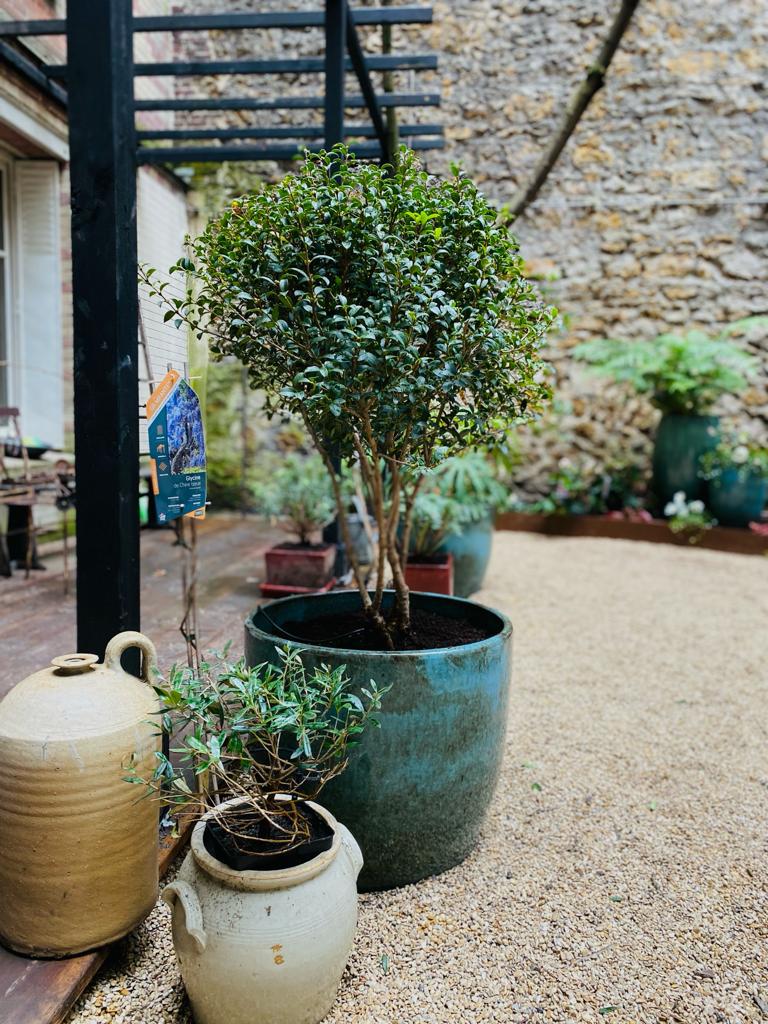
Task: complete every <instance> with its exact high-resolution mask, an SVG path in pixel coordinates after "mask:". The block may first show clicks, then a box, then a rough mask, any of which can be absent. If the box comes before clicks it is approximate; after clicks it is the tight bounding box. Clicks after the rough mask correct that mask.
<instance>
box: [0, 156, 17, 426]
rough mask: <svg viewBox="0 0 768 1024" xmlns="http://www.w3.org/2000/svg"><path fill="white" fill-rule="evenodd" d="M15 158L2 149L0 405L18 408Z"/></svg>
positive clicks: (0, 158) (0, 165)
mask: <svg viewBox="0 0 768 1024" xmlns="http://www.w3.org/2000/svg"><path fill="white" fill-rule="evenodd" d="M13 164H14V158H13V154H11V153H10V152H9V151H8V150H5V149H0V170H1V171H2V172H3V184H2V187H1V188H0V204H1V212H2V217H3V249H2V250H0V254H1V255H2V258H3V277H4V281H3V284H4V294H5V303H4V315H5V323H4V325H3V326H4V328H5V349H6V350H5V360H6V366H5V367H4V370H5V395H2V394H0V405H9V406H15V405H17V404H18V395H19V362H20V360H19V351H18V337H19V332H18V281H17V279H16V272H17V270H18V259H17V253H16V230H15V227H16V225H15V210H16V207H15V203H14V196H15V180H14V173H13Z"/></svg>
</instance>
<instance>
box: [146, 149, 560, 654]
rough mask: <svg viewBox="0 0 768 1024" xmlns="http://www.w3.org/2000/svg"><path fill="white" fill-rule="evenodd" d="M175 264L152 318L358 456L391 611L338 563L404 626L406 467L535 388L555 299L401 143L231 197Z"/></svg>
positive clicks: (499, 232) (522, 410) (324, 444)
mask: <svg viewBox="0 0 768 1024" xmlns="http://www.w3.org/2000/svg"><path fill="white" fill-rule="evenodd" d="M178 269H179V270H180V271H181V272H183V273H188V272H191V273H192V274H193V276H194V277H195V278H196V281H195V288H194V289H193V290H191V291H190V292H189V294H188V296H187V298H186V299H185V300H175V299H173V298H172V297H171V296H170V295H169V296H168V303H169V306H170V308H169V310H168V314H167V316H168V319H172V318H174V317H175V318H176V319H178V320H179V321H180V322H187V323H189V324H191V325H192V326H193V328H195V330H196V331H197V332H198V333H200V334H204V333H209V334H210V335H211V337H212V339H213V343H212V344H213V348H214V351H216V352H218V353H220V354H222V355H235V356H237V357H238V358H239V359H240V360H241V361H242V362H243V363H244V364H245V365H246V366H247V367H248V372H249V375H250V380H251V384H252V386H253V387H254V388H260V389H262V390H263V391H264V393H265V394H266V396H267V403H268V407H269V408H270V409H272V410H274V411H277V410H280V411H282V412H290V413H293V414H295V415H297V416H299V417H301V418H302V419H303V421H304V423H305V425H306V427H307V430H308V432H309V433H310V435H311V437H312V439H313V441H314V442H315V444H316V446H317V448H318V450H319V451H320V453H321V455H322V457H323V459H324V461H325V463H326V466H327V468H328V469H329V470H330V471H332V466H331V459H332V457H339V458H342V459H348V460H352V461H357V462H358V463H359V464H360V466H361V472H362V477H363V480H364V483H365V486H366V488H367V489H368V493H369V498H370V501H371V505H372V508H373V511H374V515H375V517H376V520H377V523H378V526H379V533H380V536H381V538H382V544H381V559H382V564H381V565H380V566H379V569H380V570H381V571H379V572H378V580H379V588H383V580H384V575H385V573H384V565H383V560H384V559H385V558H386V560H387V561H388V563H389V567H390V569H391V572H392V576H393V579H394V583H395V588H396V590H397V601H396V611H395V615H394V619H393V622H392V623H386V622H384V620H383V617H382V616H381V614H380V609H381V601H382V594H381V590H380V589H377V592H376V593H375V594H374V596H373V598H372V599H371V598H369V597H368V593H367V590H366V587H365V581H364V578H363V576H362V573H360V572H359V571H358V567H356V566H354V563H353V567H354V568H355V570H356V576H357V582H358V587H359V589H360V594H361V600H362V602H363V605H364V607H365V608H366V610H367V611H368V613H369V615H370V616H371V618H372V619H373V620H374V622H375V623H376V625H377V626H378V627H379V628H381V629H382V630H383V631H384V632H385V633H386V634H387V635H388V636H390V637H391V633H392V630H393V629H405V628H407V625H408V621H409V605H408V591H407V587H406V586H405V580H404V575H403V564H402V563H403V558H402V552H403V550H404V549H405V548H404V545H406V546H407V538H408V532H409V529H410V519H411V514H412V507H413V500H414V498H415V494H416V491H417V490H418V487H419V486H420V477H421V474H422V473H423V471H424V470H426V469H429V468H431V467H433V466H435V465H437V464H438V463H439V462H440V461H442V459H443V458H445V457H447V456H449V455H453V454H458V453H459V452H461V451H464V450H465V449H467V448H469V447H472V446H479V445H493V444H494V443H495V442H496V441H497V440H498V439H499V438H501V437H503V435H504V433H505V430H506V429H507V428H508V427H509V425H510V424H511V423H513V422H515V421H516V420H517V419H518V418H519V417H521V416H527V415H531V414H533V413H534V412H535V411H536V410H537V409H538V407H539V405H540V404H541V402H542V400H543V399H544V398H545V396H546V394H547V389H546V385H545V383H544V380H543V364H542V362H541V360H540V355H539V349H540V345H541V343H542V339H543V335H544V334H545V332H546V330H547V329H548V327H549V325H550V323H551V322H552V319H553V315H554V312H553V311H552V310H551V309H549V308H547V307H545V306H543V305H542V304H541V303H540V302H539V301H538V299H537V296H536V295H535V293H534V291H533V289H532V287H531V286H530V285H529V284H528V282H527V281H526V280H525V277H524V274H523V264H522V260H521V258H520V256H519V253H518V247H517V244H516V242H515V241H514V239H513V238H512V237H511V236H510V235H509V233H508V231H507V230H506V229H504V228H502V227H501V226H500V225H499V223H498V220H497V214H496V211H495V210H494V209H493V208H492V207H491V206H490V205H489V204H488V202H487V201H486V200H485V199H484V197H483V196H482V195H481V194H480V193H479V192H478V190H477V188H476V187H475V186H474V185H473V184H472V182H471V181H469V180H468V179H467V178H465V177H464V176H462V175H461V174H460V173H458V171H457V172H455V173H454V175H453V176H452V177H451V178H450V179H448V180H439V179H436V178H432V177H430V176H428V175H427V174H426V173H425V172H424V171H423V170H422V169H421V167H420V165H419V164H418V162H417V159H416V158H415V156H414V155H413V154H412V153H410V152H407V151H404V152H403V154H402V158H401V159H400V160H399V161H398V165H397V167H396V168H394V169H393V168H383V167H380V166H378V165H375V164H366V163H361V162H358V161H357V160H355V158H354V157H353V156H352V155H351V154H350V153H349V151H348V150H346V149H345V148H344V147H337V148H336V149H334V150H333V151H332V152H331V153H321V154H319V155H316V156H310V155H308V156H307V159H306V162H305V163H304V165H303V167H302V168H301V169H300V170H299V172H298V173H296V174H289V175H287V176H286V177H285V178H283V179H282V180H281V181H280V182H278V183H277V184H276V185H273V186H268V187H266V188H264V189H263V190H261V191H260V192H258V193H256V194H253V195H249V196H245V197H243V198H242V199H239V200H236V201H235V202H234V203H232V205H231V207H230V208H229V209H228V210H227V211H226V212H225V213H224V214H223V215H222V216H221V217H219V218H218V219H217V220H215V221H213V222H212V223H211V224H210V225H209V227H208V228H207V230H206V231H205V232H204V233H203V234H202V236H201V237H200V238H198V239H197V240H196V241H195V242H194V243H193V244H192V247H191V254H190V258H189V259H185V260H183V261H182V262H181V263H180V264H179V267H178ZM157 290H158V291H159V292H162V291H163V286H162V285H159V286H157ZM332 472H333V471H332ZM333 479H334V489H335V496H336V499H337V504H338V508H339V514H340V515H341V516H342V520H341V522H342V527H344V518H343V513H344V496H343V493H342V488H341V485H340V479H339V475H338V474H337V473H333ZM385 482H386V485H387V493H388V494H389V495H390V498H389V500H386V499H385ZM401 512H402V513H403V516H404V519H405V529H404V531H402V534H401V539H400V540H398V530H397V524H398V521H399V519H400V517H401Z"/></svg>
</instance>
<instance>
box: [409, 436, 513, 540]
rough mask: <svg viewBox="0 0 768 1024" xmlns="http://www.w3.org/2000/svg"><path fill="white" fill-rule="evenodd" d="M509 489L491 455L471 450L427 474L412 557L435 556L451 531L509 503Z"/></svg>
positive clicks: (415, 524)
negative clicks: (498, 474) (497, 472)
mask: <svg viewBox="0 0 768 1024" xmlns="http://www.w3.org/2000/svg"><path fill="white" fill-rule="evenodd" d="M507 499H508V494H507V489H506V487H504V486H503V484H501V483H500V482H499V480H498V479H497V478H496V471H495V468H494V466H493V464H492V463H491V461H490V459H489V457H488V456H487V455H485V454H484V453H483V452H478V451H470V452H465V453H464V454H463V455H454V456H452V457H451V458H448V459H446V460H445V461H444V462H441V463H440V465H439V466H438V467H437V468H436V469H434V470H432V471H431V472H428V473H427V474H425V476H424V479H423V485H422V487H421V489H420V490H419V492H418V494H417V495H416V501H415V502H414V506H413V525H412V528H411V556H412V557H416V558H418V557H419V556H422V557H431V556H432V555H434V554H435V553H436V552H437V550H438V548H439V547H440V545H441V544H443V542H444V541H445V540H446V538H447V537H449V536H450V535H451V534H454V533H459V532H460V531H461V530H462V528H463V527H464V526H466V525H467V524H469V523H476V522H478V521H479V520H481V519H484V518H485V517H486V516H487V515H488V514H489V513H490V512H493V511H495V510H496V509H497V508H501V506H502V505H505V504H506V502H507Z"/></svg>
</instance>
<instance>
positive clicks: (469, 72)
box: [182, 0, 768, 489]
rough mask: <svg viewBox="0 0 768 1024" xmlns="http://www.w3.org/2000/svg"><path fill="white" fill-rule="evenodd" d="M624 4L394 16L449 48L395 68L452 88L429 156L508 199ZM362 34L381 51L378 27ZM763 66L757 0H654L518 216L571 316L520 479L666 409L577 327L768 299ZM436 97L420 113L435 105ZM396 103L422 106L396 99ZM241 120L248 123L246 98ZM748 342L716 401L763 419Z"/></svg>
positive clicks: (245, 50) (621, 324)
mask: <svg viewBox="0 0 768 1024" xmlns="http://www.w3.org/2000/svg"><path fill="white" fill-rule="evenodd" d="M254 4H255V0H250V6H251V7H254ZM193 6H194V9H195V10H197V11H199V10H201V9H206V8H210V9H214V8H216V7H217V4H216V3H214V2H213V0H204V2H200V0H196V2H195V3H194V5H193ZM240 6H241V7H242V8H244V9H245V8H247V7H248V6H249V3H248V2H243V3H241V5H240ZM255 6H257V7H258V8H259V9H263V4H260V3H259V4H255ZM280 6H282V7H285V6H288V5H287V4H286V3H285V2H284V0H283V2H282V3H281V5H280ZM296 6H306V4H305V3H302V4H296ZM615 6H616V5H615V4H614V3H611V4H608V3H606V2H605V0H600V2H598V0H472V2H471V3H459V2H458V0H436V2H435V4H434V7H435V22H434V25H433V26H430V27H420V28H408V29H405V28H395V30H394V40H395V48H396V49H398V48H399V49H401V50H414V49H420V48H421V49H423V48H428V49H433V50H435V51H436V52H437V53H438V54H439V55H440V70H439V72H437V74H435V75H431V74H426V73H424V74H420V75H418V76H415V75H414V74H413V73H408V74H403V75H401V76H399V77H400V81H399V82H398V83H397V85H398V87H399V88H414V87H416V88H425V89H429V88H434V87H439V88H440V90H441V91H442V94H443V97H444V101H443V108H442V111H441V112H439V119H440V120H442V122H443V123H444V124H445V126H446V149H445V151H444V152H442V153H434V154H429V155H428V157H427V162H428V166H429V167H430V169H432V170H434V171H436V172H438V173H440V172H444V171H446V170H447V169H448V167H449V164H450V162H451V161H453V160H459V161H460V162H461V163H462V164H463V166H464V168H465V169H466V171H467V172H468V173H469V174H470V175H471V176H472V177H473V178H474V179H475V180H476V181H477V182H478V183H479V184H480V185H481V187H482V188H483V189H484V190H485V191H486V193H487V194H488V195H489V197H490V198H491V199H492V200H494V201H495V202H497V203H498V204H500V205H501V204H503V203H505V202H506V201H509V200H510V199H511V197H512V196H513V194H514V192H515V189H516V186H517V185H518V184H520V183H522V182H523V181H524V180H525V179H526V176H527V175H528V174H529V173H530V172H531V170H532V168H533V166H534V165H535V163H536V160H537V158H538V156H539V154H540V153H541V151H542V149H543V147H544V146H545V145H546V143H547V140H548V139H549V138H550V136H551V134H552V132H553V130H554V127H555V124H556V122H557V118H558V115H559V113H560V112H561V110H562V109H563V106H564V104H565V103H566V101H567V98H568V96H569V95H570V92H571V90H572V89H573V88H574V86H575V84H576V83H577V82H578V81H579V80H580V78H581V76H582V75H583V73H584V68H585V66H586V65H587V64H588V63H589V61H590V60H591V59H592V58H593V56H594V54H595V52H596V50H597V48H598V46H599V44H600V42H601V41H602V38H603V36H604V34H605V32H606V29H607V24H608V18H609V16H610V13H611V12H612V11H613V10H614V9H615ZM254 9H255V8H254ZM365 35H366V40H367V44H368V45H369V46H370V48H371V49H372V50H379V48H380V41H379V39H378V33H377V30H367V31H366V33H365ZM186 38H187V39H190V38H191V37H186ZM194 45H195V47H196V50H197V52H198V53H199V51H200V49H201V48H203V49H206V50H207V52H208V54H209V55H210V54H211V53H213V52H215V53H216V55H217V56H223V55H225V54H226V53H227V52H230V53H231V55H233V56H235V55H236V56H240V57H243V56H247V55H251V56H260V55H264V56H266V55H269V54H271V53H275V52H278V51H279V52H290V53H297V54H298V53H319V52H321V49H320V48H321V45H322V35H321V33H318V32H317V31H315V32H302V33H290V34H288V33H285V34H280V33H278V34H275V33H269V34H259V35H257V34H255V33H249V34H242V35H240V36H237V35H236V34H230V35H226V34H223V33H220V34H217V35H216V36H211V37H208V38H207V39H206V40H205V41H203V40H201V39H200V37H198V38H197V40H195V42H194ZM185 46H186V44H184V43H183V41H182V48H185ZM228 48H229V49H228ZM767 70H768V18H766V15H765V8H764V4H763V0H731V2H730V3H728V4H721V3H715V2H714V0H704V2H702V0H643V2H642V3H641V5H640V8H639V10H638V13H637V15H636V20H635V22H634V23H633V25H632V26H630V29H629V31H628V34H627V36H626V37H625V41H624V43H623V46H622V48H621V50H620V51H619V53H618V54H617V56H616V58H615V60H614V63H613V65H612V67H611V70H610V74H609V78H608V82H607V85H606V87H605V88H604V89H603V90H602V91H601V92H600V93H599V94H598V96H597V97H596V98H595V100H593V103H592V105H591V107H590V108H589V110H588V112H587V114H586V115H585V117H584V118H583V120H582V122H581V123H580V125H579V127H578V129H577V131H576V134H575V135H574V137H573V138H572V139H571V141H570V142H569V144H568V147H567V149H566V151H565V152H564V153H563V155H562V156H561V159H560V162H559V163H558V165H557V166H556V168H555V170H554V171H553V173H552V175H551V176H550V178H549V180H548V182H547V184H546V186H545V188H544V190H543V192H542V193H541V195H540V197H539V198H538V200H537V201H536V202H535V204H534V205H533V206H532V207H531V208H530V209H529V210H528V211H527V212H526V213H525V214H524V215H523V217H521V219H520V220H519V222H518V224H517V226H516V233H517V235H518V237H519V239H520V242H521V246H522V251H523V254H524V256H525V258H526V260H527V263H528V266H529V267H530V270H531V273H532V275H533V276H536V277H538V278H540V279H542V280H543V288H544V291H545V293H546V294H547V295H548V297H549V298H550V299H551V301H553V302H554V303H555V304H556V305H557V306H558V307H559V308H560V309H561V310H562V312H563V314H564V315H565V321H566V325H567V326H566V327H565V328H564V329H563V331H562V332H561V333H560V334H559V335H558V336H557V337H553V339H552V343H551V347H550V353H549V355H550V358H551V361H552V364H553V366H554V368H555V373H556V382H557V394H558V396H559V399H560V401H559V403H558V408H559V412H558V415H557V416H556V417H555V418H554V420H553V422H552V424H551V426H550V428H548V429H540V430H538V431H537V432H535V434H528V435H527V438H526V440H525V448H526V453H527V456H526V467H525V468H524V469H523V471H522V473H521V479H523V480H524V481H525V482H526V485H528V486H530V487H532V488H533V489H535V488H536V486H537V485H538V484H540V482H541V480H542V479H543V477H544V476H545V475H546V471H547V466H553V465H555V464H556V462H557V460H558V459H559V458H560V457H561V456H564V455H573V449H574V448H575V449H576V450H577V451H578V452H581V453H582V454H583V456H584V457H585V458H586V459H588V460H596V461H601V460H602V459H603V458H604V457H605V453H606V452H607V451H609V450H611V449H616V448H619V449H622V450H624V451H625V452H637V453H642V452H644V450H645V449H646V448H647V435H648V433H649V431H650V430H651V429H652V426H653V422H654V420H655V417H656V414H655V413H654V412H653V411H652V410H650V409H649V408H648V406H647V405H646V404H645V403H644V402H641V401H639V400H637V399H631V400H627V397H626V395H624V394H622V393H621V392H620V391H618V389H615V388H611V387H607V386H606V385H605V384H604V383H602V382H600V383H596V382H595V380H594V378H590V377H589V375H587V374H586V373H585V372H584V371H583V370H582V369H581V368H580V367H578V366H576V365H575V364H574V363H573V361H572V360H571V359H570V358H569V350H570V349H571V348H572V347H573V345H574V344H576V343H577V342H578V341H580V340H582V339H585V338H591V337H597V336H602V335H611V336H617V337H618V336H621V337H631V338H638V339H640V338H648V337H652V336H654V335H655V334H656V333H659V332H660V331H662V330H668V329H673V330H674V329H680V330H683V329H686V328H688V327H693V326H697V327H705V328H712V329H716V327H717V326H718V325H723V324H725V323H727V322H730V321H732V320H735V319H739V318H741V317H745V316H747V315H750V314H753V313H759V312H768V261H766V255H765V254H766V243H767V242H768V220H767V219H766V216H767V212H768V183H767V182H766V171H767V170H768V112H767V111H766V86H765V82H766V77H767V76H766V71H767ZM417 83H418V84H417ZM352 85H353V83H350V87H352ZM199 86H200V82H197V83H195V87H196V88H199ZM208 86H209V88H212V89H216V90H218V91H221V92H230V93H233V92H234V91H237V92H238V93H242V91H243V90H249V89H254V88H255V89H258V90H260V91H261V92H262V93H264V92H265V91H266V92H270V93H271V94H273V95H274V94H275V90H276V89H278V88H279V89H284V90H290V91H292V92H301V91H315V92H318V91H320V89H321V88H322V82H321V81H320V79H319V76H315V77H314V78H313V77H311V76H303V77H302V78H297V79H296V80H295V81H292V82H286V81H284V80H274V79H271V80H265V79H261V80H259V79H256V80H253V79H247V80H242V81H239V82H234V81H232V80H223V81H222V80H221V79H219V80H216V81H214V80H209V82H208ZM435 114H436V112H435V111H430V110H426V111H423V112H422V113H421V114H419V115H417V116H419V117H422V118H423V119H428V120H434V119H435ZM209 116H210V115H209ZM350 116H351V115H350ZM355 116H356V117H360V116H361V115H360V114H359V113H358V114H356V115H355ZM233 117H234V118H238V117H241V115H233ZM267 119H270V120H271V123H277V118H276V115H275V114H270V115H262V119H261V122H260V123H265V122H266V123H270V122H269V121H268V120H267ZM403 119H404V120H413V119H414V114H413V113H411V112H408V111H405V112H404V115H403ZM249 120H251V121H253V122H254V123H255V118H253V116H252V115H251V116H250V117H249ZM209 123H210V122H209ZM744 343H745V344H748V345H749V346H750V347H751V348H752V350H753V351H755V352H756V354H758V355H759V356H760V358H761V360H762V367H763V373H762V376H761V378H760V381H759V383H756V384H755V386H753V387H752V388H751V389H750V390H749V391H748V392H747V393H746V394H745V395H744V396H743V399H741V400H739V401H731V400H728V401H726V402H724V411H726V412H729V413H733V414H735V415H738V416H740V417H746V418H748V420H749V423H750V426H751V429H752V430H753V432H755V433H762V434H763V435H765V433H766V427H767V426H768V393H767V392H766V380H768V337H766V334H765V333H763V334H762V336H761V335H760V334H759V332H754V333H753V335H752V336H751V337H749V338H747V339H744Z"/></svg>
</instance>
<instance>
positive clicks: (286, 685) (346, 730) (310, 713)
mask: <svg viewBox="0 0 768 1024" xmlns="http://www.w3.org/2000/svg"><path fill="white" fill-rule="evenodd" d="M280 659H281V663H280V665H279V666H274V665H268V664H264V665H257V666H255V667H253V668H251V667H249V666H247V665H246V664H245V661H244V660H242V659H241V660H240V661H236V662H229V661H227V660H226V652H225V653H224V654H223V655H222V657H221V659H220V660H219V661H218V662H217V663H209V662H203V664H202V665H201V667H200V671H199V672H195V671H193V670H192V669H190V668H187V667H186V666H185V667H183V668H182V667H180V666H174V667H173V669H172V670H171V672H170V674H169V677H168V679H167V680H165V679H161V680H160V681H159V682H158V683H157V684H156V685H155V690H156V692H157V694H158V696H159V697H160V701H161V708H162V720H161V721H162V728H163V730H164V731H165V732H166V733H167V734H168V735H170V736H172V737H173V739H174V740H175V741H176V744H177V745H176V747H174V748H173V751H172V752H173V753H174V754H175V755H176V756H175V757H174V759H173V761H171V759H170V758H168V757H167V756H166V755H164V754H161V753H158V754H156V758H157V763H156V767H155V770H154V772H153V774H152V776H151V777H150V778H142V777H141V776H139V775H138V774H137V773H136V772H135V770H132V771H131V773H130V774H129V776H128V778H127V781H129V782H134V783H138V784H141V785H143V786H145V787H146V788H147V790H148V791H149V792H152V793H155V794H156V795H157V796H159V797H160V798H161V799H162V800H163V801H165V802H167V803H171V804H174V805H175V806H177V807H184V806H186V805H188V804H190V803H195V802H197V801H198V800H199V795H198V793H197V792H196V791H195V789H193V788H192V787H191V786H190V785H189V783H188V781H187V776H189V774H190V773H191V774H193V775H194V776H196V777H197V778H198V779H200V780H201V788H202V789H203V790H204V791H208V792H215V793H216V794H217V795H218V797H220V798H223V799H229V798H234V797H242V798H244V800H245V802H246V805H247V806H249V807H250V808H251V809H252V810H253V811H254V812H255V813H256V814H257V815H260V816H262V817H264V818H266V819H267V820H270V821H273V820H276V821H277V820H279V822H280V823H281V827H282V829H283V830H284V831H285V835H284V839H285V843H286V844H287V845H289V846H290V845H292V844H295V843H297V842H299V841H301V839H302V838H305V837H306V828H307V826H306V821H305V819H304V817H303V815H302V812H301V809H300V808H299V807H296V805H295V804H292V803H291V802H286V801H285V800H284V799H282V798H283V797H284V796H286V795H288V796H290V797H293V798H294V799H300V800H313V799H315V797H316V796H317V795H318V793H319V792H320V790H321V789H322V788H323V786H324V785H326V783H327V782H329V781H330V780H331V779H332V778H334V777H335V776H336V775H338V774H339V773H340V772H342V771H343V770H344V768H345V767H346V765H347V759H348V753H349V750H350V749H351V748H352V747H354V746H355V744H356V743H357V742H358V741H359V739H360V736H361V735H362V733H363V732H364V730H365V728H366V727H368V726H372V725H378V721H377V719H376V717H375V713H376V712H377V711H378V710H379V708H380V707H381V698H382V697H383V696H384V694H385V693H386V689H380V688H379V687H377V686H376V684H375V683H374V682H373V681H372V682H371V683H370V685H369V687H367V688H363V689H361V691H360V693H361V696H359V695H358V694H357V693H356V692H354V691H353V690H352V689H351V684H350V680H349V677H348V676H347V674H346V669H345V667H344V666H343V665H342V666H340V667H337V668H334V669H331V668H329V667H328V666H327V665H322V666H320V667H316V668H314V669H312V670H311V671H309V670H307V669H305V667H304V665H303V663H302V660H301V656H300V655H299V653H298V652H297V651H288V650H281V651H280ZM276 798H277V799H276ZM221 824H222V825H225V824H226V819H225V818H222V821H221Z"/></svg>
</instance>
